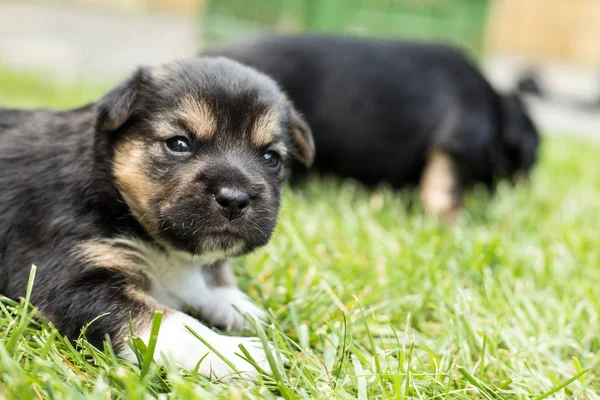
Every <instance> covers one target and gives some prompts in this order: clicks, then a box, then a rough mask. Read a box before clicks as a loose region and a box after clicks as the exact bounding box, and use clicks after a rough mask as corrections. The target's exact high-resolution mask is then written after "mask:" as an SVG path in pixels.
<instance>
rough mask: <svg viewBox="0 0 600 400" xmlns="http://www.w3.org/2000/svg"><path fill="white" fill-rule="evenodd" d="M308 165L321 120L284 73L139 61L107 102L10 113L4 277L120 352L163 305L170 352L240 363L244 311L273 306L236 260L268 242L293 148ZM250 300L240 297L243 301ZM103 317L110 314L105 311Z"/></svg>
mask: <svg viewBox="0 0 600 400" xmlns="http://www.w3.org/2000/svg"><path fill="white" fill-rule="evenodd" d="M293 154H296V155H297V157H299V158H302V159H304V160H305V161H306V162H310V159H311V158H312V141H311V138H310V132H309V131H308V130H307V127H306V125H305V124H304V123H303V122H302V121H301V119H300V117H299V116H297V115H296V114H295V111H294V110H293V109H292V108H291V106H290V104H289V102H288V101H287V99H286V98H285V96H284V95H283V94H282V93H281V92H280V91H279V89H278V87H277V85H276V84H275V83H274V82H273V81H272V80H270V79H269V78H267V77H266V76H264V75H262V74H259V73H257V72H255V71H253V70H251V69H249V68H247V67H244V66H242V65H239V64H237V63H235V62H233V61H229V60H225V59H199V60H193V61H187V62H182V63H175V64H170V65H167V66H163V67H157V68H152V69H141V70H140V71H138V73H137V74H136V75H135V76H134V77H132V78H131V79H130V80H129V81H128V82H126V83H124V84H123V85H121V86H119V87H117V88H115V89H113V90H112V91H111V92H110V93H108V94H107V95H106V96H105V97H104V98H103V99H101V100H100V101H99V102H98V103H94V104H91V105H89V106H86V107H83V108H80V109H77V110H70V111H51V110H34V111H24V110H0V187H2V188H3V190H2V193H1V194H0V289H1V292H2V294H5V295H7V296H9V297H12V298H17V297H19V296H23V295H24V294H25V289H26V286H27V278H28V275H29V267H30V266H31V264H35V265H37V267H38V272H37V275H36V285H35V289H34V291H33V297H32V302H33V303H34V304H35V305H36V306H37V307H38V308H39V309H40V311H41V312H42V313H43V314H44V315H45V316H46V317H47V318H48V319H49V320H51V321H52V322H54V323H55V325H56V326H57V327H58V329H59V330H60V331H61V332H62V333H63V334H64V335H66V336H68V337H69V338H71V339H76V338H77V337H78V336H79V334H80V331H81V329H82V328H83V327H84V326H86V325H87V324H89V323H91V322H92V321H93V320H94V319H96V320H95V321H94V322H93V323H92V324H91V325H90V326H89V327H88V328H87V331H86V334H87V338H88V339H89V340H90V341H91V342H92V343H93V344H95V345H97V346H98V345H100V344H101V343H102V340H104V338H105V337H106V336H109V337H110V338H111V340H112V342H113V345H114V346H115V348H116V350H117V351H118V352H119V354H121V355H122V356H124V357H126V358H128V359H130V360H132V361H135V356H134V355H133V353H132V352H131V350H130V349H129V348H128V347H127V346H126V344H125V340H126V339H127V337H128V336H129V325H130V324H129V321H130V316H131V318H132V320H133V327H134V329H135V331H136V334H138V335H139V336H140V337H142V338H143V339H145V340H147V339H148V336H149V329H150V323H151V320H152V317H153V314H154V312H155V311H164V313H165V317H164V321H163V324H162V326H161V332H162V333H161V335H160V336H159V341H158V351H157V353H156V354H157V356H158V355H160V354H165V355H167V356H170V357H172V358H174V360H175V361H176V362H178V363H179V364H181V365H183V366H184V367H187V368H190V369H193V368H194V367H195V365H196V363H197V362H198V361H199V360H200V359H201V358H202V357H203V356H204V355H206V354H208V357H207V359H206V360H205V362H203V364H202V365H201V367H200V371H201V372H202V373H203V374H205V375H207V376H218V377H223V376H225V375H227V374H229V373H231V369H230V368H229V366H228V365H227V364H226V363H224V362H223V361H222V360H220V359H219V357H217V356H216V355H215V354H213V353H212V352H211V351H209V349H208V348H207V347H206V346H204V345H203V344H202V343H201V342H200V341H198V340H196V339H195V338H193V337H192V336H191V335H190V334H189V333H188V332H187V331H186V328H185V325H188V326H189V327H190V328H192V329H193V330H194V331H196V332H197V333H198V334H200V335H201V336H203V337H204V339H206V340H207V341H208V342H209V343H211V345H212V346H213V347H215V348H216V349H217V350H218V351H219V352H221V353H222V354H224V355H225V356H226V357H227V358H229V359H230V360H231V361H232V362H233V363H234V365H236V366H237V367H238V368H239V369H241V370H242V371H248V372H250V371H249V370H250V369H251V368H250V366H249V365H248V364H246V363H245V362H244V361H243V360H242V359H241V358H239V357H236V356H234V352H239V348H238V344H245V346H246V347H247V348H248V350H249V351H250V352H251V353H252V354H253V355H254V356H255V358H256V359H257V361H258V362H259V363H260V364H261V365H262V366H263V368H266V369H267V370H268V366H267V365H266V364H265V358H264V352H263V351H262V350H260V349H259V348H257V347H256V343H255V341H253V340H252V339H249V338H239V337H238V338H234V337H226V336H222V335H219V334H217V333H215V332H213V331H212V330H210V329H209V328H208V327H207V326H205V325H203V324H201V323H200V322H199V321H197V320H195V319H193V318H191V317H189V316H187V315H185V314H184V313H183V312H182V311H183V310H187V309H194V310H195V311H197V313H198V314H199V315H200V317H201V318H202V319H203V320H204V321H205V322H207V323H208V324H209V325H210V326H217V327H219V328H222V329H242V328H244V327H245V326H246V324H245V320H244V317H243V316H242V315H241V314H240V313H239V312H238V311H237V310H239V311H240V312H241V313H250V314H253V315H256V316H257V317H259V318H260V317H262V316H264V313H263V311H261V310H260V309H259V308H258V307H257V306H256V305H254V304H253V303H252V302H250V301H249V299H248V298H247V297H246V296H245V295H244V294H243V293H242V292H240V291H239V290H238V289H237V285H236V281H235V277H234V276H233V273H232V271H231V266H230V264H229V263H228V261H227V258H228V257H232V256H237V255H240V254H244V253H247V252H249V251H251V250H253V249H255V248H257V247H260V246H262V245H264V244H265V243H267V241H268V240H269V237H270V235H271V232H272V230H273V227H274V225H275V221H276V217H277V212H278V209H279V199H280V192H281V188H282V184H283V181H284V178H285V176H286V174H287V172H286V165H287V164H288V162H289V160H290V158H291V157H292V156H293ZM236 309H237V310H236ZM98 317H100V318H98Z"/></svg>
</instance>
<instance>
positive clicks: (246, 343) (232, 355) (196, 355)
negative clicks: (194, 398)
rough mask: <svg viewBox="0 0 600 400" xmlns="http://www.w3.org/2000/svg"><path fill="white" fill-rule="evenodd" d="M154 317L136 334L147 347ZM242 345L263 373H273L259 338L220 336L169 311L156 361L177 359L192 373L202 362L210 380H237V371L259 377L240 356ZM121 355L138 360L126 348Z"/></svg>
mask: <svg viewBox="0 0 600 400" xmlns="http://www.w3.org/2000/svg"><path fill="white" fill-rule="evenodd" d="M150 317H151V316H150V315H148V316H146V318H147V320H146V321H145V322H146V325H147V327H145V328H143V329H141V330H140V332H135V334H136V335H138V336H139V337H140V338H141V339H142V340H143V341H144V343H146V344H147V343H148V340H149V338H150ZM138 322H139V321H138ZM188 328H189V329H191V330H193V331H194V332H195V333H196V334H197V335H198V336H200V337H202V338H203V339H204V340H205V341H206V342H207V343H209V344H210V346H212V347H213V348H214V349H215V351H216V352H218V353H220V355H221V356H223V357H224V358H225V359H227V360H228V361H229V362H230V363H231V364H232V365H233V366H234V367H235V370H233V369H232V368H231V366H230V365H228V363H227V362H226V361H224V360H223V359H222V358H221V357H220V356H219V355H217V354H215V353H214V352H213V351H212V350H211V349H210V348H209V347H208V346H206V345H205V344H204V343H202V341H200V340H199V339H198V338H196V337H195V336H194V335H193V334H192V333H190V331H189V329H188ZM240 346H243V347H244V348H245V349H246V350H247V351H248V352H249V353H250V355H251V356H252V358H253V359H254V360H255V361H256V362H257V363H258V365H259V366H260V367H261V368H262V369H263V370H265V371H267V372H268V373H270V368H269V364H268V362H267V359H266V356H265V351H264V349H263V348H262V346H261V344H260V341H259V340H258V339H257V338H248V337H229V336H224V335H220V334H218V333H216V332H214V331H212V330H210V329H209V328H208V327H206V326H205V325H203V324H202V323H200V322H199V321H197V320H196V319H194V318H192V317H190V316H189V315H186V314H184V313H182V312H179V311H174V310H167V312H166V313H165V315H164V317H163V320H162V323H161V326H160V331H159V335H158V340H157V343H156V349H155V353H154V359H155V361H156V362H157V363H159V364H162V363H164V362H165V361H166V360H173V361H174V362H175V363H177V364H179V365H180V366H182V367H184V368H186V369H189V370H193V369H194V368H196V365H197V364H198V362H200V360H202V361H201V363H200V367H199V370H198V371H199V373H200V374H202V375H204V376H207V377H209V378H217V379H229V378H233V377H235V376H236V371H237V372H239V373H241V374H242V375H243V376H244V377H248V378H252V377H254V376H256V374H257V371H256V369H255V368H254V367H253V366H252V365H251V364H250V363H248V362H247V361H246V360H245V359H243V358H242V357H240V355H242V354H243V353H242V350H241V349H240ZM119 356H121V357H123V358H125V359H127V360H129V361H131V362H136V361H137V359H136V357H135V355H134V353H133V351H132V350H131V349H130V348H129V347H126V348H124V349H123V350H122V351H121V352H120V353H119Z"/></svg>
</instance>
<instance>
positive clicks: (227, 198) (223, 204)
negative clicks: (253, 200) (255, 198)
mask: <svg viewBox="0 0 600 400" xmlns="http://www.w3.org/2000/svg"><path fill="white" fill-rule="evenodd" d="M215 201H216V202H217V203H219V206H220V211H221V214H223V215H224V216H225V217H226V218H227V219H229V220H230V221H233V220H234V219H236V218H239V217H241V216H242V214H243V213H244V211H246V209H247V208H248V206H249V205H250V195H249V194H248V193H246V192H244V191H242V190H239V189H233V188H222V189H220V190H219V191H218V192H217V194H215Z"/></svg>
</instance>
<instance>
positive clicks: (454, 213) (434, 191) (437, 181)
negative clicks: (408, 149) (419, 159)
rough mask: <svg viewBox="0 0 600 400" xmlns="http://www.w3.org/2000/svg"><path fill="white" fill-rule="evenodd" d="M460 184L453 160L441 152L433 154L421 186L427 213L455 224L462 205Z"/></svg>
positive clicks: (421, 195)
mask: <svg viewBox="0 0 600 400" xmlns="http://www.w3.org/2000/svg"><path fill="white" fill-rule="evenodd" d="M459 184H460V183H459V182H458V173H457V169H456V166H455V164H454V161H453V160H452V158H451V157H450V156H449V155H448V154H447V153H445V152H444V151H441V150H435V151H433V152H431V154H430V156H429V159H428V162H427V165H426V167H425V172H424V173H423V177H422V178H421V185H420V197H421V201H422V202H423V206H424V207H425V211H427V213H429V214H431V215H434V216H439V217H440V218H441V219H442V220H444V221H445V222H448V223H451V222H454V221H455V220H456V218H457V217H458V215H459V211H460V207H461V203H462V198H461V197H462V194H461V188H460V187H459Z"/></svg>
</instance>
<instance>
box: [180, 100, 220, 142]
mask: <svg viewBox="0 0 600 400" xmlns="http://www.w3.org/2000/svg"><path fill="white" fill-rule="evenodd" d="M177 114H178V115H179V117H180V118H181V119H182V120H183V122H184V123H185V125H186V126H187V128H188V129H189V130H190V131H191V132H192V133H193V134H194V135H196V137H197V138H198V139H209V138H210V137H212V136H213V135H214V134H215V131H216V130H217V119H216V117H215V114H214V113H213V110H212V107H211V106H210V105H209V104H208V103H207V102H206V101H205V100H198V99H195V98H194V97H192V96H190V95H186V96H184V97H183V99H182V100H181V102H180V103H179V109H178V111H177Z"/></svg>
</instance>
